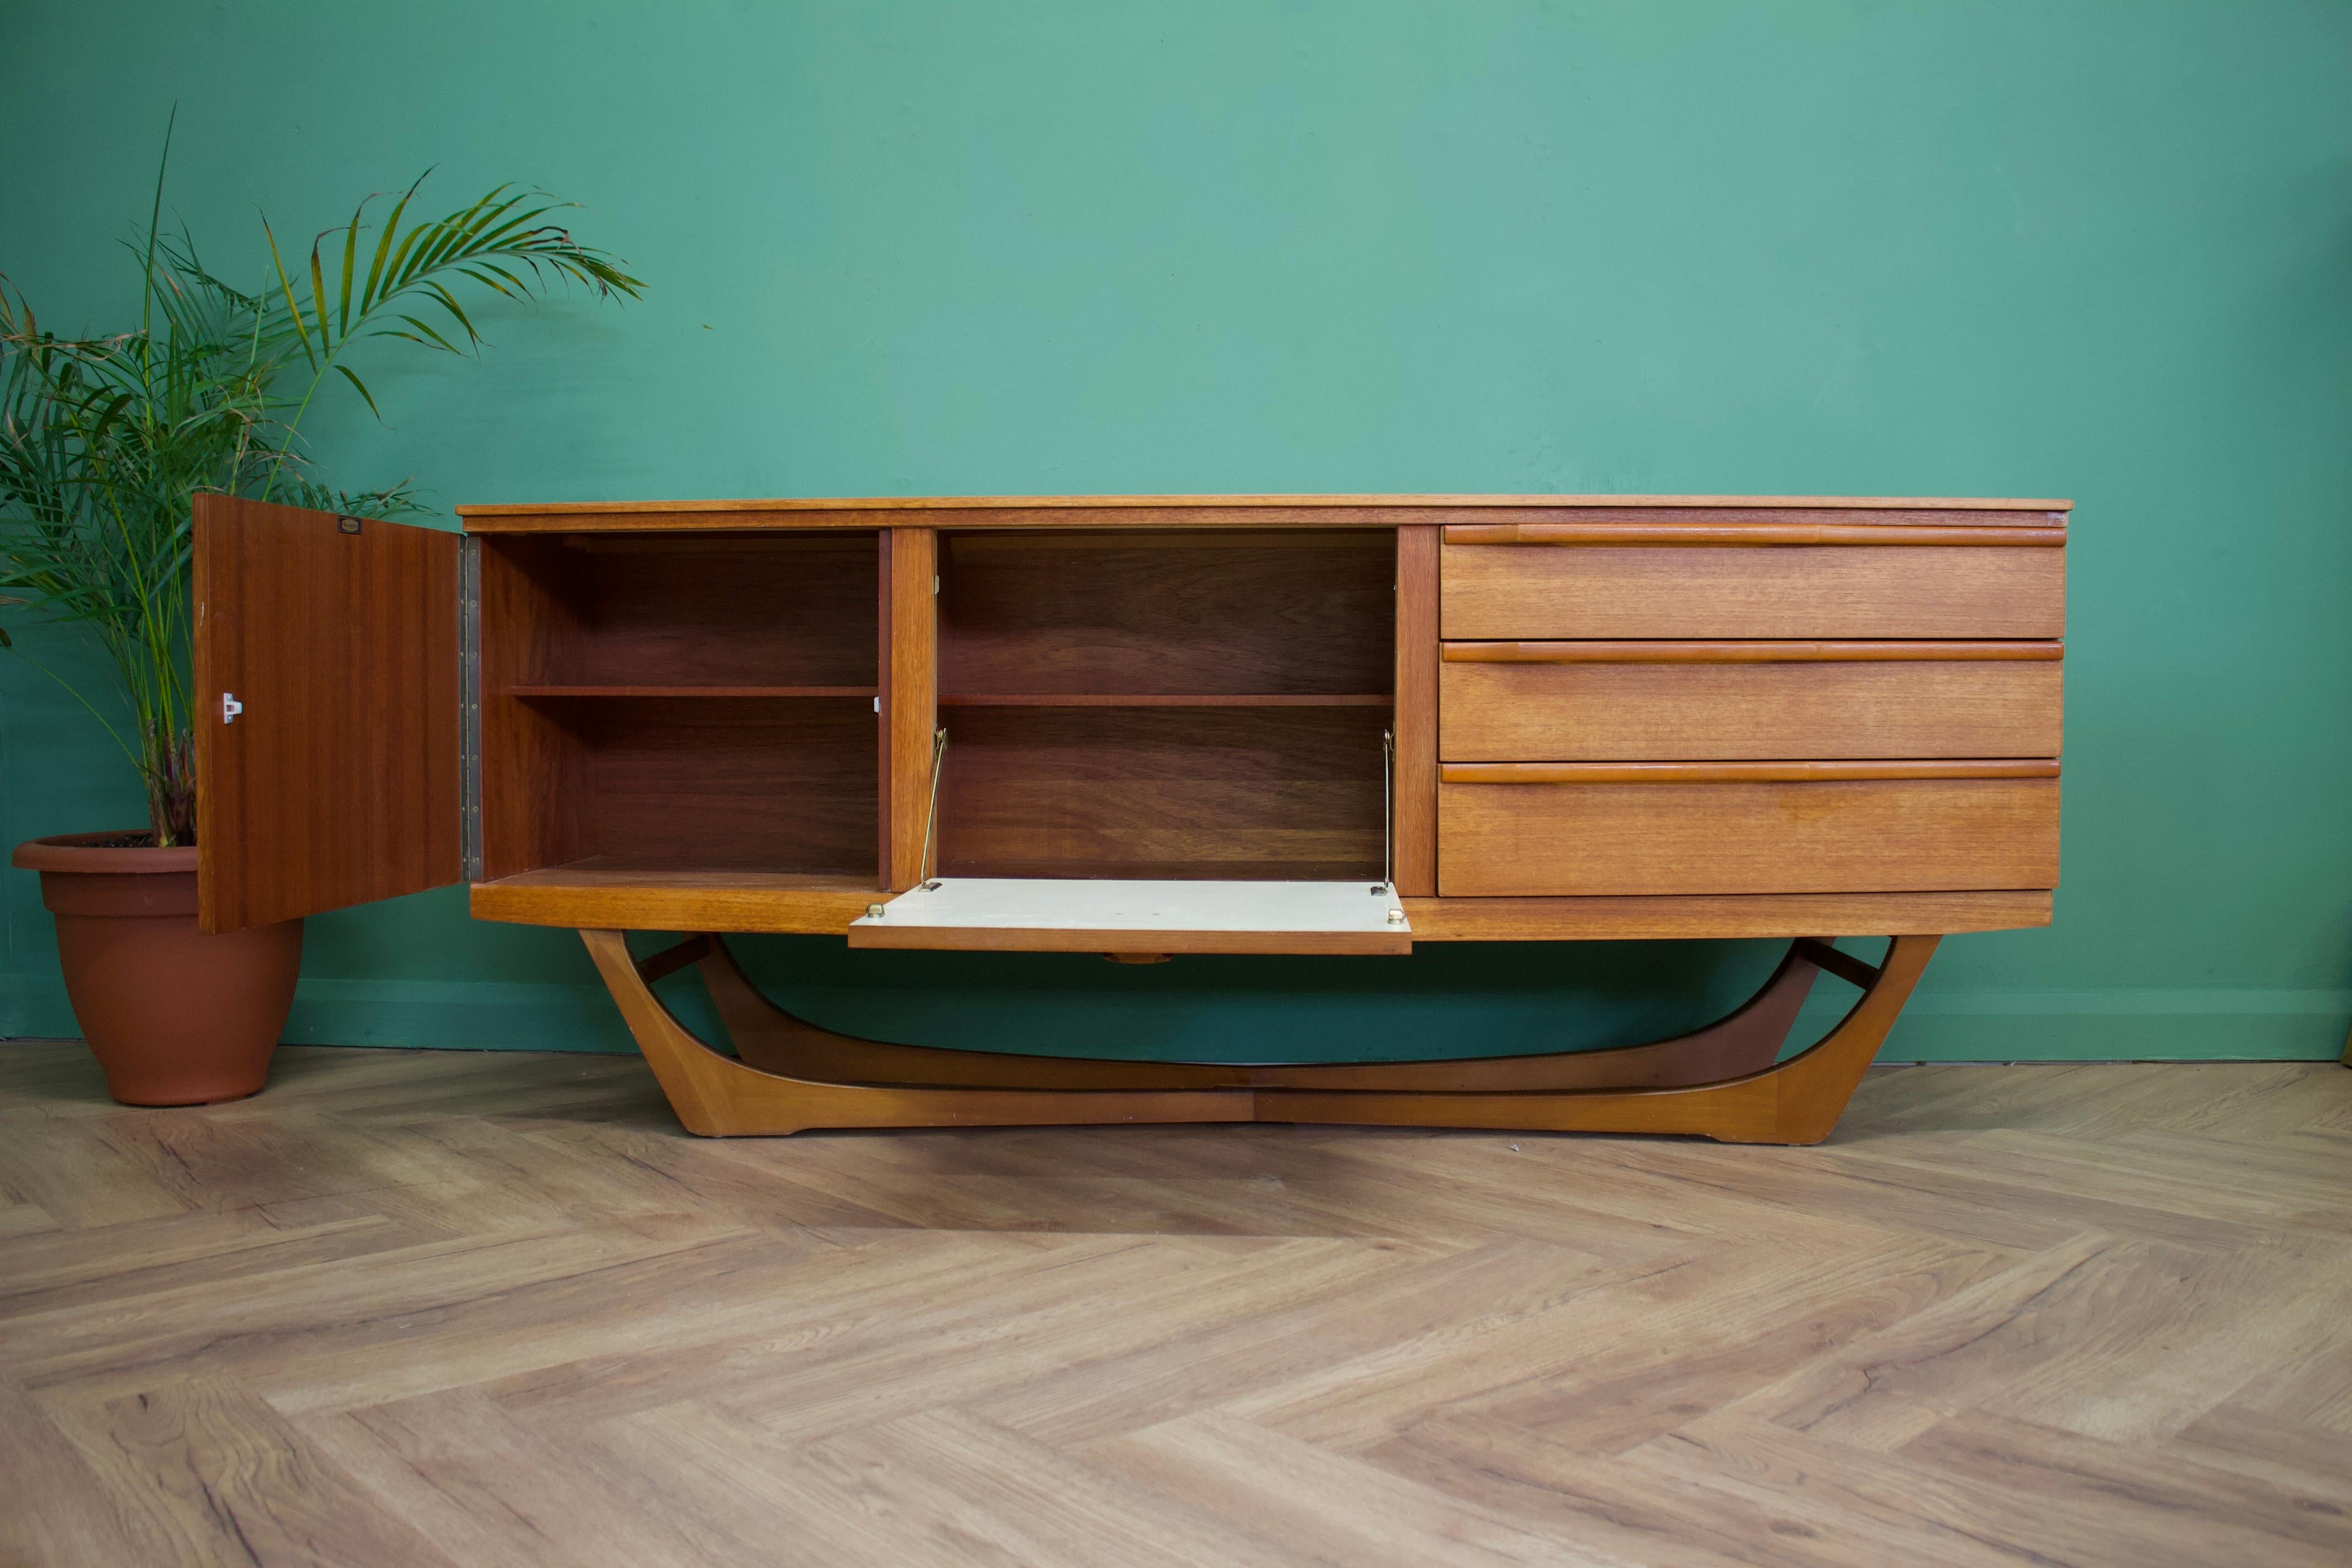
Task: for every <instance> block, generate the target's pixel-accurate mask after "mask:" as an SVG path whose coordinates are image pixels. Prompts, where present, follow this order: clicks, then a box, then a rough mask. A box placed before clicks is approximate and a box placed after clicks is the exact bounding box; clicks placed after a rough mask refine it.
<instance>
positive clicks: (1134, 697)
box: [939, 691, 1396, 708]
mask: <svg viewBox="0 0 2352 1568" xmlns="http://www.w3.org/2000/svg"><path fill="white" fill-rule="evenodd" d="M939 703H940V707H942V708H1390V707H1393V706H1395V703H1396V699H1395V698H1393V697H1391V696H1390V695H1389V694H1388V693H1387V692H1385V691H1368V692H1329V693H1326V692H1301V691H1181V692H1171V691H1155V692H1122V691H1034V692H977V691H965V692H948V691H943V692H941V693H940V698H939Z"/></svg>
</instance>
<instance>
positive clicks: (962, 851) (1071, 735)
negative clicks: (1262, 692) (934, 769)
mask: <svg viewBox="0 0 2352 1568" xmlns="http://www.w3.org/2000/svg"><path fill="white" fill-rule="evenodd" d="M1387 722H1388V715H1387V713H1386V712H1384V711H1382V710H1376V709H1365V708H1306V709H1288V708H1281V709H1248V708H1230V709H1131V710H1130V709H1093V708H1076V709H1039V710H1024V709H1009V708H978V709H961V710H956V711H955V712H954V713H953V715H952V716H951V717H950V719H949V720H948V721H947V728H948V736H949V740H948V752H947V763H946V775H945V778H944V780H943V781H942V783H941V785H940V849H939V865H938V869H939V872H940V874H941V875H943V876H959V877H1033V876H1046V877H1050V876H1096V877H1101V876H1111V877H1128V878H1137V879H1147V878H1158V877H1209V878H1230V879H1255V878H1268V879H1276V880H1291V879H1298V880H1318V879H1350V880H1352V879H1358V878H1361V879H1366V880H1369V881H1377V880H1379V879H1380V877H1381V765H1382V756H1381V730H1382V729H1384V728H1385V727H1386V726H1387Z"/></svg>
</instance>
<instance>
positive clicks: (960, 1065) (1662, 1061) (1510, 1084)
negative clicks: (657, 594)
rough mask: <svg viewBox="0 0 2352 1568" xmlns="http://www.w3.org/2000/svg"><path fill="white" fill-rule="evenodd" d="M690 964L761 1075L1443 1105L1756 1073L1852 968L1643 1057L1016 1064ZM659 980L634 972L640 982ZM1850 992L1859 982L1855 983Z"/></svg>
mask: <svg viewBox="0 0 2352 1568" xmlns="http://www.w3.org/2000/svg"><path fill="white" fill-rule="evenodd" d="M672 954H675V955H677V958H679V959H681V960H684V961H686V962H691V963H694V964H695V966H696V967H697V968H698V970H699V972H700V973H701V975H702V979H703V983H704V984H705V986H706V987H707V988H708V989H709V993H710V998H711V1001H712V1003H713V1005H715V1006H716V1007H717V1009H718V1011H719V1016H720V1018H721V1019H723V1020H724V1021H725V1023H726V1026H727V1034H728V1037H729V1038H730V1040H731V1041H733V1042H734V1045H735V1050H736V1054H737V1055H738V1056H739V1057H740V1058H742V1059H743V1060H744V1061H746V1062H748V1063H750V1064H751V1066H753V1067H755V1068H759V1069H760V1070H761V1071H762V1072H772V1073H782V1074H784V1075H786V1076H787V1077H792V1078H798V1079H821V1080H825V1081H830V1082H836V1083H840V1082H855V1083H927V1084H963V1085H969V1086H976V1087H984V1088H993V1089H1013V1088H1020V1089H1349V1090H1370V1091H1381V1092H1396V1091H1406V1092H1424V1093H1454V1092H1461V1091H1465V1090H1469V1091H1481V1092H1484V1091H1494V1090H1530V1089H1535V1090H1562V1089H1655V1088H1665V1087H1675V1086H1680V1085H1685V1084H1698V1083H1711V1082H1716V1081H1717V1080H1720V1079H1732V1078H1738V1077H1742V1076H1744V1075H1746V1074H1748V1073H1751V1072H1760V1071H1762V1070H1763V1069H1764V1068H1769V1067H1770V1066H1772V1064H1773V1063H1774V1061H1776V1060H1777V1059H1778V1058H1779V1057H1780V1050H1781V1047H1783V1045H1785V1044H1786V1042H1787V1040H1788V1037H1789V1030H1790V1026H1791V1025H1792V1024H1793V1023H1794V1022H1795V1021H1796V1017H1797V1013H1798V1010H1799V1009H1800V1008H1801V1007H1802V1006H1803V1005H1804V1002H1805V998H1806V996H1807V994H1809V993H1810V992H1811V990H1812V984H1813V981H1814V979H1815V977H1816V974H1817V972H1818V965H1817V963H1816V960H1817V959H1820V960H1825V961H1827V962H1830V963H1859V962H1860V961H1859V960H1853V959H1850V958H1849V957H1848V956H1847V955H1845V954H1843V953H1840V952H1837V951H1836V950H1835V949H1830V950H1827V951H1822V950H1821V949H1820V947H1819V944H1811V951H1807V950H1805V949H1801V948H1799V947H1797V946H1795V945H1792V946H1791V948H1790V952H1789V954H1788V956H1787V957H1786V958H1784V959H1783V960H1782V961H1781V963H1780V966H1779V967H1778V968H1776V969H1775V970H1774V971H1773V972H1772V973H1771V975H1770V977H1769V978H1768V979H1767V980H1766V981H1765V983H1764V984H1763V986H1762V987H1761V988H1760V989H1759V990H1758V992H1757V994H1755V995H1754V996H1752V997H1750V998H1749V999H1748V1001H1747V1002H1746V1003H1744V1004H1742V1005H1740V1006H1738V1008H1735V1009H1734V1010H1733V1011H1732V1012H1731V1013H1729V1014H1727V1016H1724V1017H1723V1018H1721V1019H1718V1020H1717V1022H1715V1023H1713V1024H1709V1025H1706V1026H1704V1027H1702V1028H1699V1029H1696V1030H1693V1031H1692V1032H1690V1033H1688V1034H1685V1035H1680V1036H1677V1037H1674V1038H1672V1039H1666V1040H1658V1041H1654V1042H1652V1043H1649V1044H1646V1045H1636V1046H1613V1047H1606V1048H1603V1049H1600V1050H1580V1051H1567V1052H1546V1053H1538V1054H1531V1055H1524V1056H1507V1057H1461V1058H1448V1059H1444V1060H1436V1061H1368V1062H1328V1063H1309V1064H1298V1063H1278V1062H1277V1063H1223V1062H1162V1061H1127V1060H1119V1059H1117V1058H1074V1057H1044V1056H1023V1055H1018V1054H1014V1053H1009V1052H997V1051H972V1050H940V1049H936V1048H932V1047H923V1046H899V1045H886V1044H883V1043H881V1042H878V1041H874V1040H862V1039H858V1038H856V1037H853V1036H848V1035H839V1034H835V1033H834V1032H833V1031H832V1030H829V1029H825V1028H821V1027H819V1026H816V1025H814V1024H812V1023H810V1022H808V1021H807V1020H806V1019H804V1018H801V1017H799V1016H795V1015H793V1013H790V1012H788V1011H786V1010H785V1009H783V1008H782V1007H780V1006H778V1005H776V1004H775V1003H773V1002H772V1001H771V1000H769V999H768V998H767V997H766V996H764V995H762V994H761V993H760V992H759V991H758V990H757V989H756V988H754V987H753V986H752V984H751V982H750V980H749V979H747V978H746V977H745V975H744V973H743V972H742V970H741V969H740V968H739V967H738V966H737V964H736V963H735V960H734V956H733V954H732V953H731V952H729V951H728V948H727V944H726V943H725V942H723V941H721V940H719V939H718V938H715V937H701V938H692V939H689V940H688V941H687V942H680V943H678V944H677V947H676V948H674V949H671V950H669V952H666V953H664V954H662V955H659V956H660V957H661V959H662V961H663V963H664V964H667V963H669V961H670V958H671V955H672ZM657 972H659V973H667V972H668V971H667V969H664V968H662V967H661V966H659V965H656V964H654V963H650V962H647V961H640V962H639V963H638V964H637V973H639V975H640V976H642V977H643V978H644V979H645V980H646V983H647V984H652V983H653V981H654V979H655V977H656V973H657ZM1855 984H1866V982H1862V981H1857V982H1856V983H1855Z"/></svg>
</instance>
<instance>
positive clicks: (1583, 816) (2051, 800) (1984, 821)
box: [1438, 778, 2058, 896]
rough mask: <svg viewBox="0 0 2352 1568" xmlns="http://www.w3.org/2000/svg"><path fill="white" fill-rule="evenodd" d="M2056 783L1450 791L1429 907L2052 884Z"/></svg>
mask: <svg viewBox="0 0 2352 1568" xmlns="http://www.w3.org/2000/svg"><path fill="white" fill-rule="evenodd" d="M2057 880H2058V781H2057V780H2056V779H2055V778H1942V779H1935V778H1891V779H1889V778H1864V779H1832V780H1823V781H1819V782H1811V781H1809V782H1801V783H1783V782H1727V783H1690V782H1681V781H1675V782H1666V783H1658V784H1558V783H1554V784H1454V783H1447V784H1441V785H1440V786H1439V790H1438V891H1439V893H1440V894H1441V895H1457V894H1460V895H1492V894H1518V895H1530V896H1531V895H1541V894H1556V895H1574V894H1620V893H1623V894H1632V893H1815V892H1819V893H1831V892H1902V891H1923V892H1924V891H1941V890H1959V889H2032V888H2049V887H2054V886H2055V885H2056V884H2057Z"/></svg>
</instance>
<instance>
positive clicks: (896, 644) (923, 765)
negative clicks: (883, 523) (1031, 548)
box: [879, 528, 940, 892]
mask: <svg viewBox="0 0 2352 1568" xmlns="http://www.w3.org/2000/svg"><path fill="white" fill-rule="evenodd" d="M939 542H940V536H939V531H938V530H937V529H931V528H886V529H884V530H883V531H882V573H881V579H882V583H881V592H882V616H881V622H882V632H881V635H882V647H881V650H880V659H879V674H880V677H881V688H882V722H881V725H880V730H881V740H880V746H881V752H882V846H881V855H882V886H883V887H884V888H885V889H888V890H889V891H892V892H904V891H906V890H907V889H909V888H911V887H913V886H914V885H915V884H916V883H918V882H919V881H921V880H922V879H923V878H924V876H925V875H926V873H927V869H928V868H926V867H925V866H924V865H923V828H924V826H925V824H926V822H927V820H928V818H929V811H930V802H931V734H932V731H933V729H934V727H935V726H936V725H937V724H938V722H939V685H940V674H939V672H940V659H939V653H940V620H939V597H938V593H937V584H938V582H939V570H940V550H939Z"/></svg>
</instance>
